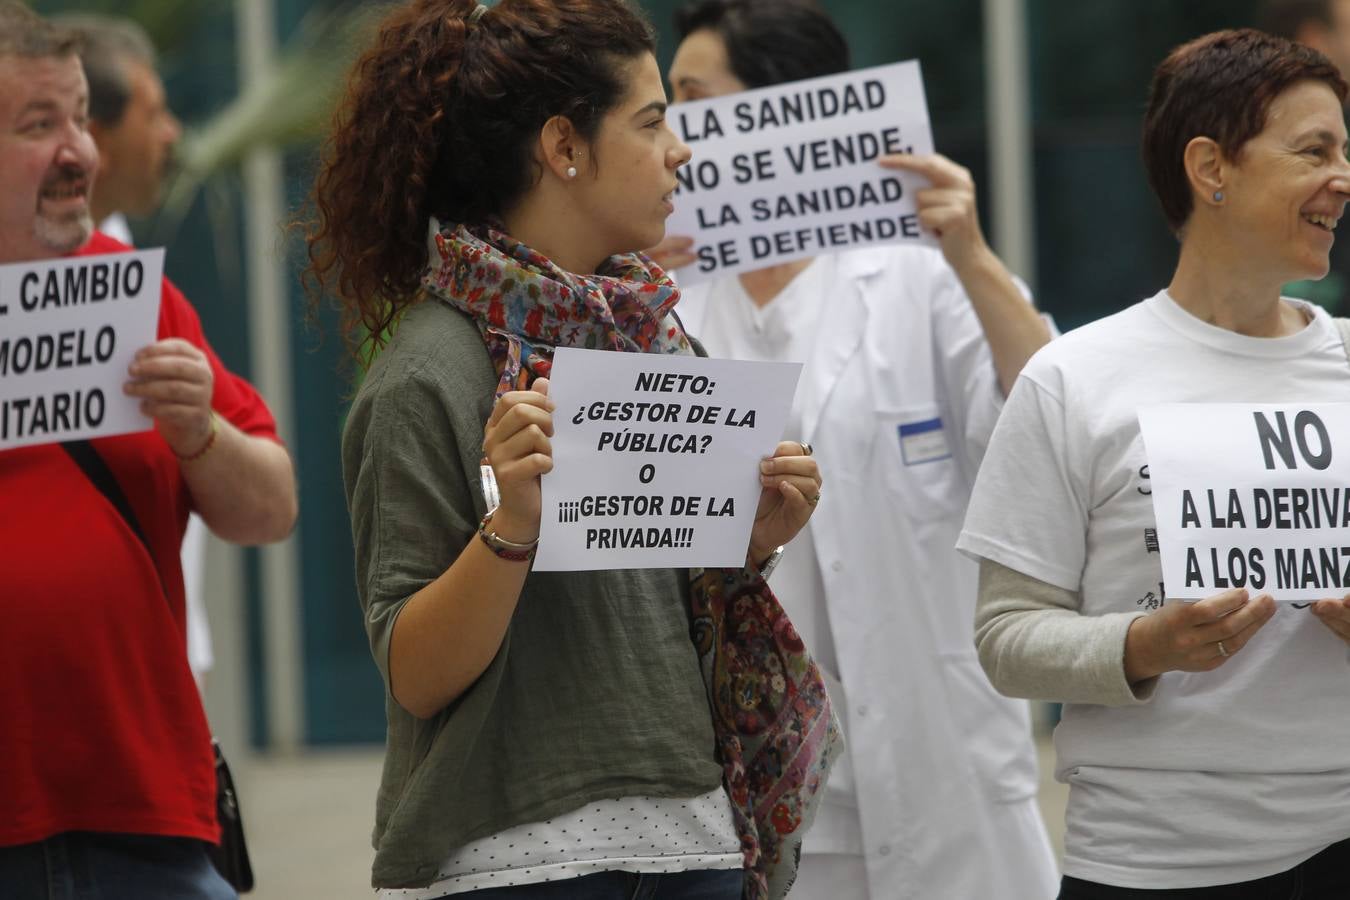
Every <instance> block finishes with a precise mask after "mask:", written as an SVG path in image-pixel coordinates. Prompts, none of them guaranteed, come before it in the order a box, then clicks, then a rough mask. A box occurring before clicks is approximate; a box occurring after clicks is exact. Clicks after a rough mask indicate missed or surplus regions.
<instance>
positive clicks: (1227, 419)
mask: <svg viewBox="0 0 1350 900" xmlns="http://www.w3.org/2000/svg"><path fill="white" fill-rule="evenodd" d="M1139 427H1140V432H1141V433H1142V435H1143V439H1144V446H1145V449H1146V450H1147V453H1148V474H1149V485H1150V488H1151V490H1152V493H1153V512H1154V516H1155V517H1156V519H1157V526H1158V545H1159V551H1160V552H1161V554H1162V568H1163V584H1164V585H1165V589H1166V592H1167V596H1168V597H1169V598H1172V597H1175V598H1177V599H1186V600H1194V599H1203V598H1204V597H1209V596H1212V595H1214V594H1217V593H1220V592H1222V591H1225V590H1229V589H1231V588H1246V589H1248V590H1249V591H1251V592H1252V593H1253V594H1258V593H1268V594H1270V595H1271V596H1272V597H1274V598H1275V599H1276V600H1289V601H1310V600H1321V599H1328V598H1339V597H1342V596H1344V595H1345V594H1347V593H1350V403H1306V404H1294V403H1282V404H1258V403H1249V404H1244V403H1171V404H1162V405H1159V406H1153V407H1147V408H1145V409H1141V410H1140V411H1139Z"/></svg>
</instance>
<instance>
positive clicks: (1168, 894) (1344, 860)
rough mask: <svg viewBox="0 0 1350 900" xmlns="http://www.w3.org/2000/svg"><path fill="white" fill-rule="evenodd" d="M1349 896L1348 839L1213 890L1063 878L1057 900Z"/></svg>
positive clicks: (1342, 899)
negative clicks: (1272, 872) (1287, 865)
mask: <svg viewBox="0 0 1350 900" xmlns="http://www.w3.org/2000/svg"><path fill="white" fill-rule="evenodd" d="M1347 897H1350V838H1347V839H1346V840H1343V841H1341V842H1340V843H1336V844H1332V845H1331V846H1330V847H1328V848H1327V849H1325V850H1323V851H1322V852H1321V853H1318V854H1317V855H1315V856H1313V857H1311V858H1310V859H1306V860H1304V861H1303V862H1301V863H1299V864H1298V865H1296V866H1294V867H1293V868H1292V869H1289V870H1288V871H1286V872H1280V873H1278V874H1275V875H1270V876H1268V877H1266V878H1258V879H1256V880H1255V881H1242V882H1238V883H1236V884H1217V885H1214V886H1213V887H1202V888H1175V889H1170V890H1168V889H1164V890H1140V889H1138V888H1122V887H1111V886H1110V885H1105V884H1095V883H1093V882H1091V881H1082V880H1080V879H1077V878H1070V877H1069V876H1067V875H1066V876H1064V883H1063V884H1062V886H1061V887H1060V893H1059V900H1346V898H1347Z"/></svg>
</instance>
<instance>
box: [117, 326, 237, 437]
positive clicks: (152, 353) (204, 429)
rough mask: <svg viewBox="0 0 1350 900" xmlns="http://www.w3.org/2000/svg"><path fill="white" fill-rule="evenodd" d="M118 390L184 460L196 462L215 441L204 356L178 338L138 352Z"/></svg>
mask: <svg viewBox="0 0 1350 900" xmlns="http://www.w3.org/2000/svg"><path fill="white" fill-rule="evenodd" d="M127 374H128V375H129V376H130V377H131V380H130V381H127V382H126V383H125V384H124V385H123V386H122V390H123V392H124V393H125V394H126V395H127V396H128V397H135V398H137V399H138V400H139V401H140V411H141V413H142V414H144V415H146V416H148V417H149V418H151V419H154V420H155V428H156V429H157V430H158V431H159V433H160V435H161V436H162V437H163V438H164V440H165V442H166V443H167V444H168V445H169V449H171V450H173V452H174V454H175V455H176V456H178V457H179V458H182V459H190V458H195V457H197V456H200V455H201V453H202V452H203V450H204V449H205V448H206V447H207V446H208V444H209V443H210V442H211V441H213V440H214V439H215V435H216V428H217V427H218V426H217V425H216V423H215V421H214V418H213V415H212V412H211V396H212V391H213V389H214V387H215V376H214V375H213V374H212V372H211V364H210V363H209V362H207V360H206V354H205V353H203V352H202V351H201V350H198V349H197V348H196V347H194V346H193V345H192V344H190V343H188V342H187V341H185V340H183V339H182V338H166V339H164V340H162V341H156V342H155V343H153V344H150V345H148V346H146V347H142V348H141V349H140V350H138V351H136V356H135V358H134V359H133V360H132V363H131V365H130V366H128V367H127Z"/></svg>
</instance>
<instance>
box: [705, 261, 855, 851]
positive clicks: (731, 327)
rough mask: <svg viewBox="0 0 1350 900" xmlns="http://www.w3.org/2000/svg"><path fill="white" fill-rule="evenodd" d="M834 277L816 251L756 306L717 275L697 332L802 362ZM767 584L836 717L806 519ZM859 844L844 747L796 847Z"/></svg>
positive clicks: (797, 416)
mask: <svg viewBox="0 0 1350 900" xmlns="http://www.w3.org/2000/svg"><path fill="white" fill-rule="evenodd" d="M838 282H839V275H838V259H837V258H836V257H834V256H818V257H816V258H815V259H813V260H812V261H811V264H810V265H809V266H807V267H806V268H805V269H803V270H802V271H801V272H799V273H797V277H795V278H793V279H792V281H790V282H788V284H787V285H786V286H785V287H784V288H783V290H782V291H780V292H779V293H778V295H777V296H776V297H774V298H773V300H772V301H771V302H770V303H767V304H765V305H764V306H757V305H755V302H754V300H752V299H751V298H750V295H749V294H747V293H746V292H745V288H744V287H743V286H742V285H741V280H740V279H739V278H735V277H731V278H723V279H720V280H719V281H717V282H715V283H714V284H712V285H711V286H710V288H709V292H708V300H707V312H706V314H705V315H704V318H703V322H702V328H701V330H700V332H699V334H698V335H696V337H698V339H699V340H700V341H702V342H703V345H704V347H705V348H706V349H707V351H708V354H709V355H710V356H714V357H722V358H726V359H745V360H752V361H756V362H799V363H805V362H808V361H809V360H810V358H811V350H812V348H813V347H814V345H815V341H816V336H817V335H818V334H819V331H820V318H821V316H822V315H824V314H825V310H826V307H827V306H828V304H829V298H830V297H831V296H832V294H833V291H832V288H833V286H834V285H836V284H838ZM802 433H803V428H802V391H801V390H798V391H797V393H796V395H795V396H794V398H793V402H792V410H791V412H790V413H789V414H788V421H787V425H786V427H785V428H784V430H783V435H784V437H785V438H786V439H788V440H792V439H793V437H794V436H795V435H800V434H802ZM770 587H772V588H773V592H774V595H775V596H776V597H777V598H778V602H779V603H781V604H782V605H783V609H784V610H785V611H786V612H787V614H788V618H790V619H791V620H792V625H793V627H794V628H796V629H797V633H798V634H799V635H800V636H801V638H802V642H803V643H804V644H805V645H806V646H807V647H810V648H811V656H812V658H813V659H814V660H815V661H816V664H817V665H818V666H819V667H820V671H821V675H822V676H823V677H824V679H825V687H826V689H827V690H828V691H829V694H830V701H831V703H833V704H834V708H835V712H836V713H837V714H838V717H839V721H840V722H841V723H843V722H846V721H847V720H848V712H847V710H848V707H847V704H848V700H847V698H846V696H845V694H844V686H843V684H842V683H841V682H840V680H839V658H838V654H837V653H836V651H835V645H834V632H833V630H832V629H831V627H830V610H829V606H828V605H827V604H826V602H825V582H824V578H823V577H822V574H821V571H820V563H819V561H818V560H817V558H816V548H815V541H814V539H813V538H812V536H811V528H810V527H807V528H804V529H802V531H801V532H800V533H799V534H798V535H797V536H796V537H795V538H793V539H792V544H791V545H790V546H789V547H788V548H787V550H786V552H785V553H784V554H783V559H782V561H781V562H780V563H779V564H778V568H777V569H776V570H775V571H774V574H773V576H772V579H771V581H770ZM845 739H846V740H847V735H845ZM863 850H864V843H863V837H862V825H861V823H860V822H859V820H858V797H857V785H856V782H855V780H854V777H853V764H852V761H851V760H850V759H849V755H848V754H847V753H842V754H840V755H839V757H838V758H837V760H836V761H835V764H834V768H833V769H831V770H830V780H829V781H828V782H827V783H826V785H825V794H824V796H823V797H822V798H821V803H820V806H819V807H818V808H817V810H816V818H815V821H814V822H813V823H812V825H811V828H810V830H809V831H807V833H806V837H805V839H803V841H802V852H804V853H843V854H851V855H859V856H861V855H862V853H863Z"/></svg>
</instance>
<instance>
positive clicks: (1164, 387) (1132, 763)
mask: <svg viewBox="0 0 1350 900" xmlns="http://www.w3.org/2000/svg"><path fill="white" fill-rule="evenodd" d="M1300 305H1301V306H1303V308H1304V309H1306V310H1308V311H1309V313H1310V314H1311V315H1312V316H1313V321H1312V322H1311V324H1310V325H1309V326H1308V327H1306V328H1304V329H1303V330H1302V331H1300V332H1298V333H1297V334H1294V335H1290V336H1287V337H1281V338H1253V337H1245V336H1243V335H1239V334H1236V333H1234V332H1231V331H1227V330H1224V329H1221V328H1217V327H1215V326H1212V325H1209V324H1208V323H1206V322H1203V321H1201V320H1200V319H1198V318H1196V317H1194V316H1192V315H1190V314H1189V313H1187V312H1186V311H1185V310H1183V309H1182V308H1181V307H1180V306H1178V305H1177V304H1176V303H1175V302H1174V301H1173V300H1172V299H1171V298H1170V297H1169V296H1168V295H1167V293H1166V292H1165V291H1164V292H1162V293H1159V294H1158V295H1157V296H1155V297H1152V298H1151V299H1149V300H1146V301H1144V302H1142V303H1139V304H1136V305H1135V306H1132V307H1130V308H1129V309H1127V310H1125V311H1123V312H1121V313H1118V314H1116V315H1114V316H1110V317H1108V318H1106V319H1102V320H1100V321H1098V322H1095V323H1093V324H1091V325H1088V326H1086V327H1084V328H1081V329H1079V330H1077V331H1075V332H1072V333H1070V334H1068V335H1066V336H1065V337H1063V338H1060V339H1059V340H1057V341H1054V342H1052V343H1051V344H1049V345H1048V346H1046V347H1045V348H1043V349H1042V350H1041V351H1040V352H1039V353H1038V354H1037V355H1036V356H1035V357H1034V358H1033V359H1032V360H1031V362H1030V363H1028V365H1027V367H1026V368H1025V369H1024V370H1023V372H1022V375H1021V378H1020V379H1019V380H1018V382H1017V386H1016V387H1015V388H1014V390H1013V392H1012V395H1011V396H1010V397H1009V399H1008V402H1007V405H1006V407H1005V408H1004V411H1003V415H1002V417H1001V418H1000V420H999V423H998V426H997V428H996V429H995V431H994V435H993V438H992V439H991V442H990V446H989V450H988V452H987V453H986V455H985V457H984V462H983V465H982V467H981V469H980V473H979V476H978V478H977V480H976V484H975V491H974V495H973V497H972V499H971V504H970V508H969V512H968V514H967V517H966V522H965V529H964V531H963V532H962V534H961V538H960V540H959V542H958V545H957V546H958V548H959V549H961V550H963V551H965V552H967V553H970V554H972V555H976V556H980V557H984V558H987V559H991V560H994V561H995V562H998V563H1001V564H1003V565H1005V566H1008V567H1010V568H1012V569H1015V570H1017V571H1019V572H1022V573H1024V574H1026V575H1029V576H1031V577H1033V578H1036V579H1039V580H1041V581H1045V582H1048V583H1050V584H1054V585H1057V586H1059V587H1061V588H1064V589H1066V590H1070V591H1074V592H1077V593H1078V595H1079V598H1080V601H1081V611H1082V613H1083V615H1085V616H1102V615H1105V614H1108V613H1120V612H1137V611H1139V610H1142V609H1146V608H1148V607H1149V604H1150V602H1151V599H1152V598H1156V597H1157V596H1159V595H1162V594H1163V591H1164V588H1163V587H1162V585H1161V581H1162V568H1161V564H1160V562H1159V556H1158V554H1157V552H1156V541H1155V540H1153V539H1152V537H1153V529H1154V528H1155V522H1154V517H1153V507H1152V501H1151V498H1150V496H1149V493H1148V492H1149V478H1148V468H1147V459H1146V457H1145V453H1144V447H1143V442H1142V439H1141V438H1140V435H1139V423H1138V419H1137V414H1138V410H1139V408H1140V407H1141V406H1146V405H1150V404H1156V403H1164V402H1173V403H1174V402H1194V403H1207V402H1235V401H1243V402H1253V403H1273V402H1288V401H1290V400H1295V399H1297V400H1304V401H1309V402H1317V401H1335V400H1342V401H1343V400H1346V399H1350V365H1347V361H1346V357H1345V354H1344V351H1343V349H1342V344H1341V340H1340V337H1339V335H1338V334H1337V332H1336V329H1335V326H1334V325H1333V323H1332V322H1331V321H1330V319H1329V317H1328V316H1327V314H1326V313H1325V312H1322V311H1321V310H1317V309H1316V308H1314V307H1309V306H1306V305H1303V304H1300ZM1196 452H1197V453H1204V452H1205V448H1204V447H1197V448H1196ZM1069 649H1070V648H1066V652H1068V651H1069ZM1027 664H1028V665H1032V666H1034V665H1036V661H1035V660H1028V661H1027ZM1122 665H1123V663H1122ZM1046 699H1054V698H1046ZM1055 745H1056V750H1057V752H1058V757H1059V758H1058V766H1057V771H1056V775H1057V777H1058V778H1059V779H1060V780H1061V781H1065V782H1067V783H1068V784H1069V785H1070V786H1071V790H1070V794H1069V808H1068V813H1067V825H1068V830H1067V835H1066V840H1065V843H1066V849H1065V858H1064V871H1065V873H1066V874H1068V875H1072V876H1074V877H1077V878H1082V879H1086V880H1089V881H1095V882H1101V883H1105V884H1112V885H1119V886H1122V887H1131V888H1141V889H1162V888H1184V887H1199V886H1205V885H1215V884H1228V883H1235V882H1240V881H1247V880H1252V879H1256V878H1261V877H1264V876H1267V875H1271V874H1274V873H1276V872H1280V871H1283V870H1285V869H1289V868H1291V867H1293V866H1295V865H1297V864H1298V863H1299V862H1301V861H1303V860H1304V859H1306V858H1308V857H1310V856H1312V855H1313V854H1315V853H1317V852H1319V851H1320V850H1322V849H1324V848H1325V847H1327V846H1328V845H1330V844H1332V843H1335V842H1336V841H1339V840H1343V839H1345V838H1347V837H1350V651H1348V649H1347V647H1346V645H1345V643H1344V642H1342V641H1341V640H1340V639H1339V638H1337V637H1336V636H1335V635H1334V634H1332V632H1331V631H1330V630H1329V629H1327V628H1326V627H1325V626H1324V625H1322V623H1321V622H1320V621H1318V620H1317V619H1316V618H1315V617H1314V616H1312V615H1311V614H1310V613H1308V612H1307V611H1306V610H1300V609H1297V608H1294V607H1292V606H1288V605H1285V606H1282V607H1281V608H1280V609H1279V610H1278V612H1277V614H1276V615H1275V617H1274V618H1273V619H1272V620H1271V621H1270V623H1269V624H1267V625H1266V626H1265V627H1264V628H1263V629H1262V630H1261V631H1260V632H1259V633H1258V634H1257V635H1256V636H1255V637H1254V638H1253V640H1252V641H1251V642H1250V643H1249V644H1248V645H1247V646H1246V647H1244V648H1243V650H1242V652H1241V653H1240V654H1238V655H1237V656H1236V657H1235V658H1234V659H1232V660H1230V661H1229V662H1228V663H1226V664H1225V665H1224V666H1222V667H1220V668H1218V669H1216V670H1215V671H1213V672H1201V673H1183V672H1169V673H1167V674H1165V675H1163V676H1162V677H1161V679H1160V680H1159V683H1158V686H1157V689H1156V691H1155V693H1154V695H1153V697H1152V699H1151V700H1150V701H1149V702H1147V703H1140V704H1137V705H1133V706H1125V707H1108V706H1101V705H1095V704H1069V705H1067V706H1066V707H1065V711H1064V718H1063V721H1062V722H1061V724H1060V726H1059V728H1058V729H1057V730H1056V732H1055Z"/></svg>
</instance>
